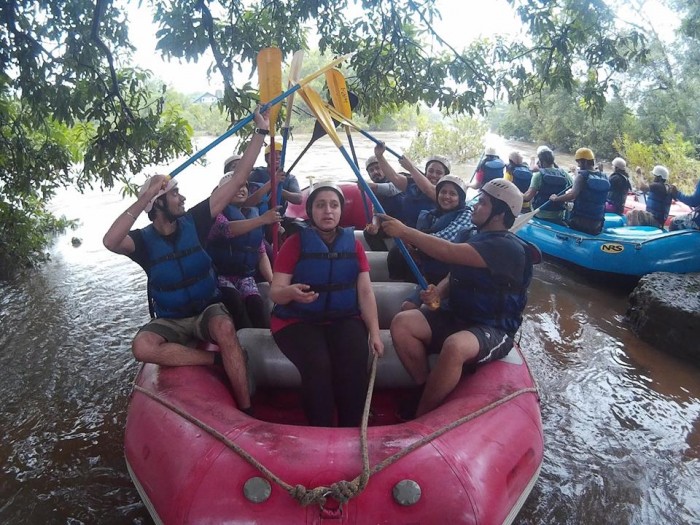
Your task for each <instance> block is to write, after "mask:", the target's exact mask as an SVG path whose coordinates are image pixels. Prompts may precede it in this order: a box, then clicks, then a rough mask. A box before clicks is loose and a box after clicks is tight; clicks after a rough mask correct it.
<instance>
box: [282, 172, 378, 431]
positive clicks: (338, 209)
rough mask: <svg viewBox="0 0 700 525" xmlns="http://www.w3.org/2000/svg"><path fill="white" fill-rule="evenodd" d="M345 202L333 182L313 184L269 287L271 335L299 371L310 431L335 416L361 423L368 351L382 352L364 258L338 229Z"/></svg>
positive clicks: (359, 247)
mask: <svg viewBox="0 0 700 525" xmlns="http://www.w3.org/2000/svg"><path fill="white" fill-rule="evenodd" d="M344 203H345V198H344V197H343V193H342V191H341V190H340V188H338V186H337V185H336V184H334V183H332V182H319V183H317V184H315V185H314V186H313V187H312V189H311V192H310V193H309V195H308V198H307V201H306V212H307V215H308V216H309V218H310V225H309V227H308V228H304V229H302V230H301V231H299V232H298V233H295V234H293V235H291V236H290V237H289V238H287V240H286V241H285V242H284V244H283V245H282V247H281V249H280V251H279V254H278V255H277V257H276V259H275V264H274V270H275V271H274V274H273V277H272V285H271V287H270V297H271V299H272V300H273V301H274V303H275V307H274V308H273V310H272V317H271V319H270V329H271V331H272V336H273V338H274V340H275V342H276V343H277V346H278V347H279V348H280V350H281V351H282V353H284V355H286V356H287V357H288V358H289V360H290V361H291V362H292V363H294V365H295V366H296V367H297V369H298V370H299V373H300V375H301V394H302V402H303V406H304V412H305V413H306V416H307V418H308V421H309V424H310V425H312V426H326V427H327V426H332V425H333V422H334V414H336V411H337V422H338V425H339V426H343V427H351V426H358V425H359V424H360V422H361V419H362V412H363V409H364V401H365V396H366V393H367V385H368V381H369V373H368V368H367V359H368V355H369V349H371V350H372V352H373V353H374V354H376V355H378V356H381V355H382V354H383V353H384V345H383V344H382V342H381V339H380V337H379V320H378V317H377V303H376V300H375V297H374V292H373V290H372V283H371V282H370V279H369V262H368V261H367V256H366V254H365V251H364V249H363V248H362V244H361V243H360V242H359V241H356V240H355V236H354V232H353V230H352V228H339V227H338V224H339V223H340V216H341V214H342V211H343V205H344ZM368 340H369V344H368Z"/></svg>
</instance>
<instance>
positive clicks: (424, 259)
mask: <svg viewBox="0 0 700 525" xmlns="http://www.w3.org/2000/svg"><path fill="white" fill-rule="evenodd" d="M435 195H436V206H435V208H433V209H432V210H426V211H424V212H422V213H421V215H420V217H419V218H418V222H417V224H416V229H417V230H419V231H421V232H424V233H427V234H429V235H432V236H434V237H437V238H439V239H445V240H446V241H450V242H453V241H454V240H455V239H456V238H457V237H458V235H460V233H461V232H462V231H463V230H471V229H472V228H473V227H474V225H473V224H472V220H471V217H472V208H471V206H467V204H466V199H467V187H466V184H465V183H464V181H463V180H462V179H461V178H459V177H457V176H456V175H445V176H444V177H443V178H441V179H440V181H439V182H438V183H437V186H436V188H435ZM408 248H409V252H410V253H411V255H412V256H413V258H414V259H415V260H416V264H417V265H418V267H419V269H420V270H421V273H422V274H423V275H424V277H425V279H426V281H427V282H428V283H430V284H437V283H439V282H440V281H441V280H442V279H444V277H445V275H447V273H448V271H449V266H448V265H447V264H445V263H443V262H440V261H438V260H437V259H434V258H432V257H430V256H429V255H427V254H425V253H422V252H421V251H420V250H416V249H415V248H413V247H411V246H410V245H409V246H408ZM387 264H388V267H389V276H390V278H391V279H393V280H400V281H409V282H414V283H415V282H417V281H416V277H415V275H414V274H413V272H412V271H411V269H410V267H409V266H408V263H407V262H406V259H404V257H403V255H402V254H401V252H400V250H399V249H398V248H397V247H393V248H392V249H391V250H389V256H388V257H387ZM419 306H420V299H419V298H418V292H416V294H414V295H413V296H411V297H409V298H407V300H406V301H404V303H403V304H402V306H401V308H402V309H403V310H408V309H411V308H418V307H419Z"/></svg>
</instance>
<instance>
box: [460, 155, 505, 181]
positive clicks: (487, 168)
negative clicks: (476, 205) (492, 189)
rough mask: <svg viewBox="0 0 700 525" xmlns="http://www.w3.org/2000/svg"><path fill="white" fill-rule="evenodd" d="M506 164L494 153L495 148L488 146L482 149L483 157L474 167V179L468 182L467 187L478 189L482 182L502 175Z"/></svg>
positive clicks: (499, 177)
mask: <svg viewBox="0 0 700 525" xmlns="http://www.w3.org/2000/svg"><path fill="white" fill-rule="evenodd" d="M505 167H506V164H505V162H503V161H502V160H501V158H500V157H499V156H498V154H497V153H496V148H493V147H488V148H486V149H485V150H484V158H483V159H481V162H480V163H479V165H478V166H477V167H476V173H475V175H474V180H473V181H471V182H470V183H469V184H468V186H467V187H468V188H472V189H476V190H478V189H479V188H481V187H482V186H483V185H484V184H486V183H487V182H489V181H492V180H494V179H501V178H503V176H504V170H505Z"/></svg>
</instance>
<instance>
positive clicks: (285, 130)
mask: <svg viewBox="0 0 700 525" xmlns="http://www.w3.org/2000/svg"><path fill="white" fill-rule="evenodd" d="M303 61H304V51H301V50H299V51H297V52H296V53H294V56H293V57H292V63H291V64H290V65H289V81H288V84H287V87H288V88H289V87H290V86H292V85H294V84H295V83H296V82H297V81H298V80H299V74H300V73H301V64H302V62H303ZM295 94H296V92H295V93H292V94H291V95H289V96H288V97H287V103H286V104H287V115H286V118H285V120H284V126H283V127H282V154H281V155H280V169H281V170H284V161H285V157H286V154H287V140H288V138H289V123H290V122H291V120H292V108H293V107H294V95H295ZM277 204H280V203H279V202H278V203H277Z"/></svg>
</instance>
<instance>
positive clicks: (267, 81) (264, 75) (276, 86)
mask: <svg viewBox="0 0 700 525" xmlns="http://www.w3.org/2000/svg"><path fill="white" fill-rule="evenodd" d="M257 63H258V82H259V83H260V101H261V102H268V101H270V100H272V99H274V98H275V97H277V96H279V94H280V93H281V92H282V51H280V50H279V48H276V47H266V48H264V49H261V50H260V52H259V53H258V57H257ZM279 110H280V107H279V105H275V106H273V107H272V108H270V165H269V166H268V169H269V170H270V203H271V206H270V208H272V207H274V206H275V205H276V204H277V162H276V160H277V150H276V148H275V124H276V122H277V114H278V113H279ZM278 233H279V223H277V222H275V223H273V224H272V254H273V255H277V251H278V250H277V248H278V246H277V244H278V241H277V234H278Z"/></svg>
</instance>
